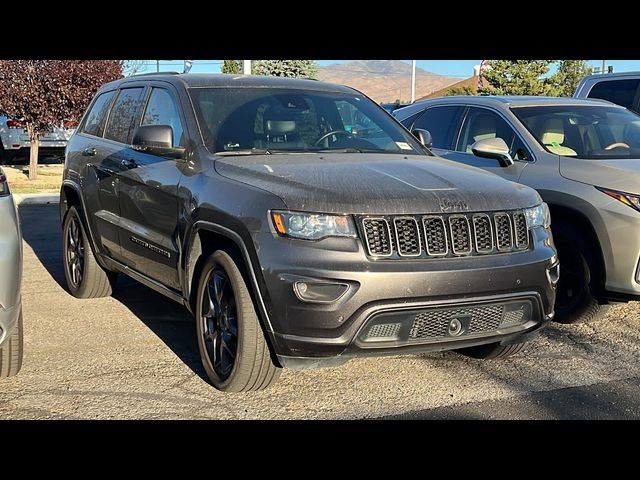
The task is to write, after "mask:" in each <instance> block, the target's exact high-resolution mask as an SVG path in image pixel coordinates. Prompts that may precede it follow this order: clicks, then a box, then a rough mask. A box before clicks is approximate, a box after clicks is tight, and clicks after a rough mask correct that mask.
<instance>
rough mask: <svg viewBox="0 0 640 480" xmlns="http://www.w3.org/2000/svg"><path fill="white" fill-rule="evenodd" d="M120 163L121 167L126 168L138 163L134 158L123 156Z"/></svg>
mask: <svg viewBox="0 0 640 480" xmlns="http://www.w3.org/2000/svg"><path fill="white" fill-rule="evenodd" d="M120 165H122V168H126V169H128V170H129V169H132V168H136V167H137V166H138V165H137V164H136V162H135V160H133V159H131V158H125V159H123V160H122V162H120Z"/></svg>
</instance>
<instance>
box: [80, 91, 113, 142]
mask: <svg viewBox="0 0 640 480" xmlns="http://www.w3.org/2000/svg"><path fill="white" fill-rule="evenodd" d="M115 94H116V92H115V91H113V92H105V93H103V94H101V95H100V96H99V97H98V98H97V99H96V101H95V102H93V106H92V107H91V110H90V111H89V113H88V114H87V119H86V120H85V122H84V125H83V127H82V132H83V133H86V134H89V135H93V136H95V137H101V136H102V132H103V131H104V124H105V123H106V121H107V114H108V113H109V107H110V106H111V100H113V97H114V95H115Z"/></svg>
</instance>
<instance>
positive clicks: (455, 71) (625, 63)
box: [139, 60, 640, 79]
mask: <svg viewBox="0 0 640 480" xmlns="http://www.w3.org/2000/svg"><path fill="white" fill-rule="evenodd" d="M349 61H350V60H317V62H318V64H320V65H322V66H326V65H329V64H331V63H344V62H349ZM404 61H405V62H407V63H411V60H404ZM144 62H145V63H144V66H143V68H144V71H146V72H154V71H155V70H156V60H144ZM183 62H184V60H160V70H161V71H171V70H173V71H178V72H181V71H182V68H183V65H184V63H183ZM480 62H481V60H418V61H417V65H418V67H420V68H422V69H424V70H427V71H430V72H433V73H437V74H439V75H446V76H449V77H459V78H461V79H462V78H467V77H470V76H471V75H472V73H473V66H474V65H478V64H479V63H480ZM589 64H590V65H592V66H594V67H600V66H601V64H602V60H589ZM221 65H222V60H194V63H193V67H192V68H191V73H220V67H221ZM609 65H613V68H614V72H628V71H635V70H640V60H607V66H609ZM139 73H143V72H142V71H141V72H139Z"/></svg>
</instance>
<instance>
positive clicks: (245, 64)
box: [242, 60, 251, 75]
mask: <svg viewBox="0 0 640 480" xmlns="http://www.w3.org/2000/svg"><path fill="white" fill-rule="evenodd" d="M242 73H244V74H245V75H251V60H243V61H242Z"/></svg>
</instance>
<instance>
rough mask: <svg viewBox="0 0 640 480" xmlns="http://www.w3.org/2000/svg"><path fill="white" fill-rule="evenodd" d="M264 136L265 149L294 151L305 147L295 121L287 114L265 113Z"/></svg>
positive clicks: (277, 112) (278, 112)
mask: <svg viewBox="0 0 640 480" xmlns="http://www.w3.org/2000/svg"><path fill="white" fill-rule="evenodd" d="M264 135H265V141H264V146H265V147H266V148H274V149H284V150H289V149H291V150H294V149H304V148H305V147H306V143H305V142H304V140H303V139H302V138H301V137H300V132H299V131H298V123H297V122H296V119H295V118H293V115H287V112H282V111H267V112H266V113H265V116H264Z"/></svg>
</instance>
